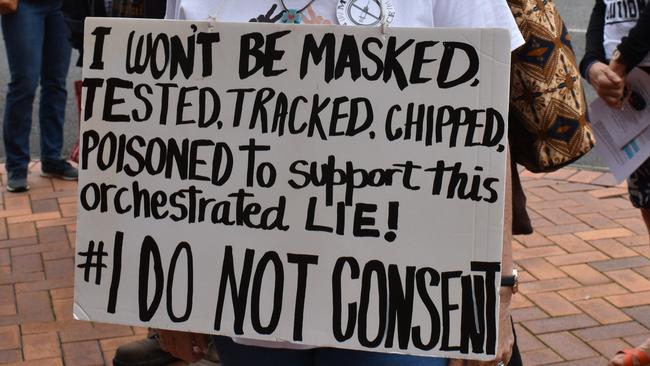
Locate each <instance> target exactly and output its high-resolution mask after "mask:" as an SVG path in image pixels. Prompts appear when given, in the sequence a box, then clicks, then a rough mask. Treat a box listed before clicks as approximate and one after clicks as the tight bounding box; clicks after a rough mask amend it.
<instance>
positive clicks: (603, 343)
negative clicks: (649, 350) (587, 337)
mask: <svg viewBox="0 0 650 366" xmlns="http://www.w3.org/2000/svg"><path fill="white" fill-rule="evenodd" d="M589 344H590V345H591V347H592V348H593V349H595V350H596V351H598V353H600V354H601V355H603V356H604V357H607V358H610V357H612V356H613V355H615V354H616V352H618V351H620V350H622V349H624V348H628V347H630V345H629V344H628V343H627V342H625V341H624V340H622V339H620V338H612V339H601V340H597V341H592V342H589Z"/></svg>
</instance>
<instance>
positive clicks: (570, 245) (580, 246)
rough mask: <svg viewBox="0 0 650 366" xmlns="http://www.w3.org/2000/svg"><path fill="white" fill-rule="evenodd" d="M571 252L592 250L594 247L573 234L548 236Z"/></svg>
mask: <svg viewBox="0 0 650 366" xmlns="http://www.w3.org/2000/svg"><path fill="white" fill-rule="evenodd" d="M548 238H549V239H550V240H552V241H553V242H554V243H555V244H557V245H559V246H560V247H561V248H562V249H564V250H566V251H567V252H569V253H580V252H590V251H593V250H594V247H592V246H591V245H589V244H588V243H587V242H585V241H583V240H582V239H580V238H578V237H577V236H575V235H573V234H561V235H551V236H549V237H548Z"/></svg>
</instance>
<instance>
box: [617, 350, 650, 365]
mask: <svg viewBox="0 0 650 366" xmlns="http://www.w3.org/2000/svg"><path fill="white" fill-rule="evenodd" d="M616 354H617V355H619V354H623V355H624V356H623V366H637V365H638V366H648V365H650V357H648V355H647V354H646V353H645V352H643V351H641V350H640V349H638V348H626V349H623V350H620V351H618V352H616ZM635 360H636V361H638V363H636V362H635Z"/></svg>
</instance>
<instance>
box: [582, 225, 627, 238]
mask: <svg viewBox="0 0 650 366" xmlns="http://www.w3.org/2000/svg"><path fill="white" fill-rule="evenodd" d="M576 235H577V236H578V237H579V238H581V239H582V240H598V239H609V238H620V237H624V236H632V235H634V233H633V232H631V231H630V230H628V229H625V228H614V229H601V230H591V231H584V232H576Z"/></svg>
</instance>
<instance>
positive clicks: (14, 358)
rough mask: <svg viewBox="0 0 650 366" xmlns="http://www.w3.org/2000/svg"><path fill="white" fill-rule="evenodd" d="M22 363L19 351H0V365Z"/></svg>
mask: <svg viewBox="0 0 650 366" xmlns="http://www.w3.org/2000/svg"><path fill="white" fill-rule="evenodd" d="M20 361H22V357H21V356H20V350H19V349H8V350H4V351H0V365H7V364H11V363H18V362H20Z"/></svg>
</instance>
